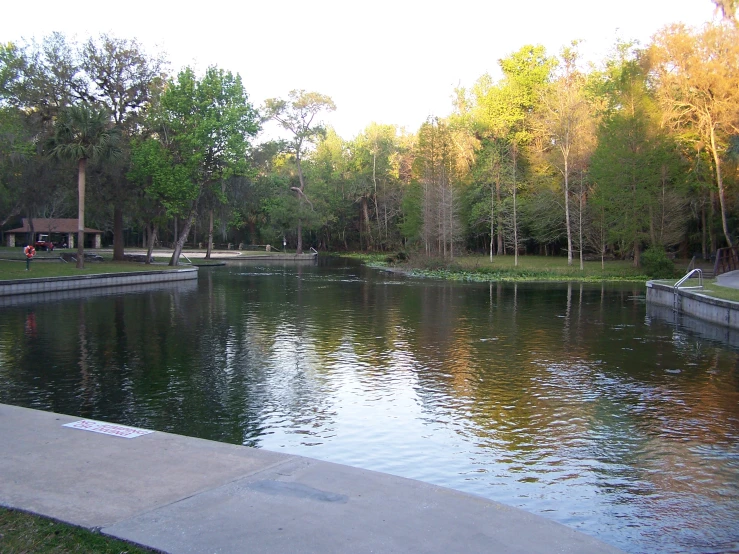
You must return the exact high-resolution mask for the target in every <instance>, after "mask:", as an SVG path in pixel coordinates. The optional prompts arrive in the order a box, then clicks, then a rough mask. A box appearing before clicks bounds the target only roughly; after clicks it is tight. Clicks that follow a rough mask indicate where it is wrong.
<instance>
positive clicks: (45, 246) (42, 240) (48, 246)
mask: <svg viewBox="0 0 739 554" xmlns="http://www.w3.org/2000/svg"><path fill="white" fill-rule="evenodd" d="M48 238H49V235H39V236H38V240H37V241H36V242H34V243H33V247H34V248H35V249H36V250H46V251H47V252H49V251H51V250H54V243H53V242H51V241H50V240H46V239H48Z"/></svg>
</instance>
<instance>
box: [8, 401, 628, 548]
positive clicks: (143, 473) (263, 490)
mask: <svg viewBox="0 0 739 554" xmlns="http://www.w3.org/2000/svg"><path fill="white" fill-rule="evenodd" d="M79 419H80V418H77V417H70V416H65V415H59V414H53V413H48V412H41V411H37V410H29V409H26V408H18V407H15V406H8V405H5V404H0V444H2V448H1V449H0V504H1V505H3V506H6V507H10V508H16V509H20V510H26V511H29V512H34V513H38V514H41V515H45V516H48V517H52V518H54V519H58V520H61V521H64V522H68V523H71V524H74V525H79V526H82V527H87V528H92V529H98V530H100V531H101V532H102V533H104V534H106V535H110V536H113V537H117V538H120V539H124V540H128V541H133V542H135V543H138V544H141V545H144V546H148V547H151V548H155V549H159V550H162V551H164V552H171V553H204V552H218V553H229V552H234V553H243V552H267V553H281V552H306V553H307V552H316V553H324V554H325V553H333V552H336V553H339V552H341V553H344V552H351V553H362V552H429V553H435V552H438V553H445V554H446V553H450V552H486V553H497V552H506V553H508V552H512V553H528V554H531V553H537V552H541V553H553V552H563V553H564V552H567V553H573V554H574V553H583V554H585V553H588V554H597V553H615V552H620V551H619V550H617V549H615V548H612V547H610V546H608V545H605V544H603V543H601V542H599V541H597V540H595V539H593V538H591V537H589V536H586V535H583V534H581V533H579V532H577V531H574V530H572V529H569V528H568V527H564V526H562V525H560V524H557V523H554V522H552V521H549V520H546V519H543V518H541V517H539V516H535V515H532V514H529V513H527V512H524V511H521V510H517V509H514V508H510V507H507V506H504V505H502V504H498V503H496V502H491V501H489V500H486V499H484V498H480V497H477V496H472V495H468V494H464V493H461V492H458V491H454V490H451V489H446V488H442V487H437V486H434V485H429V484H426V483H421V482H418V481H413V480H409V479H403V478H400V477H394V476H391V475H386V474H383V473H377V472H373V471H366V470H361V469H356V468H352V467H348V466H344V465H338V464H332V463H327V462H321V461H318V460H313V459H310V458H303V457H300V456H293V455H287V454H282V453H277V452H270V451H268V450H262V449H255V448H248V447H243V446H235V445H230V444H224V443H217V442H212V441H207V440H201V439H195V438H191V437H183V436H179V435H172V434H168V433H160V432H155V433H151V434H147V435H143V436H140V437H137V438H130V439H127V438H121V437H118V436H110V435H105V434H100V433H94V432H90V431H85V430H80V429H74V428H69V427H63V426H62V425H64V424H67V423H70V422H75V421H78V420H79Z"/></svg>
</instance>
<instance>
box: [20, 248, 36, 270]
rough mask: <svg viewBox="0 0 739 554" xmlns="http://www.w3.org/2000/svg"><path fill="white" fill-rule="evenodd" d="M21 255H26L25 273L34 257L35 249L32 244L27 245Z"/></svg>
mask: <svg viewBox="0 0 739 554" xmlns="http://www.w3.org/2000/svg"><path fill="white" fill-rule="evenodd" d="M23 253H24V254H25V255H26V271H28V270H30V269H31V258H33V257H34V256H35V255H36V249H35V248H34V247H33V244H29V245H28V246H26V247H25V248H24V249H23Z"/></svg>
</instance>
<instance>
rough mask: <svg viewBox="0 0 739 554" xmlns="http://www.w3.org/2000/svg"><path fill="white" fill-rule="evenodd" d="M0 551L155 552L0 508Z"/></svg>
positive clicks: (53, 553)
mask: <svg viewBox="0 0 739 554" xmlns="http://www.w3.org/2000/svg"><path fill="white" fill-rule="evenodd" d="M0 552H3V554H21V553H23V554H26V553H29V552H34V553H40V554H62V553H64V554H67V553H72V554H124V553H126V554H148V553H151V552H156V551H155V550H149V549H146V548H141V547H138V546H134V545H132V544H130V543H126V542H123V541H119V540H116V539H111V538H109V537H106V536H104V535H100V534H99V533H93V532H91V531H87V530H86V529H81V528H79V527H74V526H72V525H66V524H64V523H58V522H56V521H53V520H51V519H47V518H44V517H40V516H36V515H33V514H27V513H25V512H19V511H16V510H8V509H5V508H0Z"/></svg>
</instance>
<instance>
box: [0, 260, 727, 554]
mask: <svg viewBox="0 0 739 554" xmlns="http://www.w3.org/2000/svg"><path fill="white" fill-rule="evenodd" d="M663 317H664V319H663ZM670 319H671V313H670V312H669V311H667V312H666V314H660V313H653V312H652V311H651V310H650V313H649V315H647V309H646V306H645V303H644V287H643V285H626V286H624V285H605V286H602V285H600V284H598V285H580V284H571V285H567V284H519V285H513V284H510V285H509V284H504V285H499V284H495V283H494V284H492V285H488V284H469V283H467V284H459V283H449V282H436V281H419V280H412V279H407V278H404V277H402V276H396V275H393V274H389V273H382V272H377V271H373V270H369V269H366V268H362V267H360V266H358V265H356V264H354V263H352V262H349V261H338V262H337V261H328V262H323V261H322V262H321V263H320V264H319V265H289V264H288V265H281V264H277V265H266V264H259V263H256V262H251V263H230V265H228V266H226V267H221V268H211V269H202V270H201V271H200V277H199V279H198V281H197V283H195V282H189V283H179V284H169V285H151V286H148V287H143V288H124V289H120V290H117V291H112V290H100V291H95V292H89V291H88V292H85V293H70V294H67V295H66V296H63V295H54V296H50V297H47V296H41V295H29V296H21V297H16V298H12V299H7V298H6V299H0V402H5V403H9V404H15V405H19V406H26V407H30V408H37V409H42V410H52V411H56V412H62V413H68V414H73V415H78V416H81V417H88V418H96V419H102V420H108V421H114V422H118V423H124V424H129V425H136V426H141V427H147V428H151V429H157V430H162V431H169V432H174V433H180V434H185V435H192V436H197V437H203V438H208V439H213V440H219V441H225V442H231V443H236V444H245V445H249V446H256V447H263V448H269V449H273V450H280V451H284V452H290V453H295V454H302V455H306V456H311V457H315V458H320V459H324V460H330V461H334V462H340V463H346V464H351V465H356V466H360V467H364V468H368V469H374V470H380V471H385V472H390V473H394V474H397V475H403V476H406V477H411V478H415V479H420V480H423V481H428V482H431V483H437V484H440V485H445V486H449V487H453V488H456V489H460V490H464V491H467V492H471V493H475V494H479V495H482V496H485V497H488V498H491V499H493V500H497V501H501V502H505V503H507V504H511V505H514V506H517V507H520V508H524V509H526V510H529V511H532V512H535V513H537V514H541V515H543V516H545V517H548V518H551V519H554V520H556V521H559V522H561V523H564V524H566V525H569V526H571V527H573V528H576V529H579V530H581V531H583V532H585V533H588V534H590V535H593V536H595V537H598V538H600V539H601V540H604V541H606V542H608V543H610V544H612V545H615V546H618V547H620V548H622V549H624V550H626V551H629V552H726V551H732V550H734V551H737V550H739V443H738V442H737V438H738V437H739V369H738V368H737V360H738V358H737V351H738V350H737V348H736V347H732V345H731V343H730V340H731V338H730V337H725V336H724V335H725V332H724V331H722V330H720V329H718V330H717V329H716V328H710V329H708V328H705V329H704V328H703V327H701V326H700V325H698V328H697V329H690V328H687V327H685V326H683V325H682V324H679V325H676V324H673V323H671V322H670V321H669V320H670ZM686 323H687V322H686ZM691 325H693V324H692V323H691ZM711 333H714V335H715V337H714V336H713V335H711Z"/></svg>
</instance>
